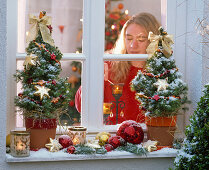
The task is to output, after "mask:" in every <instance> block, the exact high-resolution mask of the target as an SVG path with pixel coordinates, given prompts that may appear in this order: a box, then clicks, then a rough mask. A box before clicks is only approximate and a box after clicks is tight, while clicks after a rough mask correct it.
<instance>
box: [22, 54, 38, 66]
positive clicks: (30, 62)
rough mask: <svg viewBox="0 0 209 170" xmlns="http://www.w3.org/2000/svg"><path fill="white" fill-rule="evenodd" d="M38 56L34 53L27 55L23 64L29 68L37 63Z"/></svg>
mask: <svg viewBox="0 0 209 170" xmlns="http://www.w3.org/2000/svg"><path fill="white" fill-rule="evenodd" d="M37 57H38V56H34V55H29V56H26V57H25V61H24V63H23V66H25V68H26V69H28V66H29V65H33V66H35V65H36V59H37Z"/></svg>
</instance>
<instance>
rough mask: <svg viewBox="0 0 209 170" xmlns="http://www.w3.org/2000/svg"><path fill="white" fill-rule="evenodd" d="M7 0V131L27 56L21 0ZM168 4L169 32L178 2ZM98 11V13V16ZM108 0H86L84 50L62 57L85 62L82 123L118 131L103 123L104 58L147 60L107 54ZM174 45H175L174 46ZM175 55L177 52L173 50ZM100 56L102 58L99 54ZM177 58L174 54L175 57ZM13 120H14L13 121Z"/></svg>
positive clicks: (11, 126)
mask: <svg viewBox="0 0 209 170" xmlns="http://www.w3.org/2000/svg"><path fill="white" fill-rule="evenodd" d="M7 1H8V13H7V14H8V46H9V47H10V49H13V50H9V51H8V56H9V58H10V62H9V64H10V67H11V66H12V67H11V69H8V74H7V76H8V81H7V84H8V86H9V87H8V91H7V92H8V93H7V94H8V96H10V97H9V98H8V99H7V101H8V102H7V109H8V115H7V118H8V119H7V133H8V129H15V128H16V123H15V122H16V117H15V116H14V112H15V106H14V97H15V96H16V93H17V92H16V90H15V89H16V84H15V83H14V79H13V78H11V77H12V75H13V74H14V73H15V70H16V61H17V60H20V59H24V58H25V56H26V55H25V54H21V53H17V36H18V34H17V31H14V30H17V26H18V23H17V20H18V16H17V15H16V14H17V12H18V8H17V7H18V0H16V1H14V0H7ZM19 1H20V0H19ZM21 1H25V0H21ZM161 3H164V4H166V7H165V6H164V8H162V9H163V12H164V13H167V16H166V22H165V26H167V31H168V32H169V34H175V31H176V30H175V28H176V27H173V26H172V25H173V24H174V25H175V24H176V23H175V17H176V8H175V7H176V3H177V2H176V1H168V0H161ZM95 14H96V15H95ZM104 30H105V0H83V42H82V47H83V53H81V54H75V53H64V56H63V59H62V60H79V61H82V62H83V66H82V67H83V68H82V74H81V77H82V82H81V83H82V113H81V114H82V116H81V123H82V126H85V127H87V129H88V133H97V132H100V131H104V130H105V131H110V132H115V131H116V130H117V127H118V125H108V126H107V125H104V124H103V114H102V112H103V110H102V109H103V107H102V104H103V90H102V89H103V86H104V77H103V75H104V61H107V60H121V61H124V60H129V61H133V60H139V59H140V60H146V59H147V57H148V55H147V54H131V55H130V54H129V55H128V54H119V55H115V54H104V41H105V38H104V36H105V34H104ZM174 48H175V47H174ZM174 55H175V53H174ZM98 56H100V57H98ZM174 57H175V56H174ZM11 122H12V123H11Z"/></svg>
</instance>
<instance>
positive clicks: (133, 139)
mask: <svg viewBox="0 0 209 170" xmlns="http://www.w3.org/2000/svg"><path fill="white" fill-rule="evenodd" d="M117 135H118V136H121V137H122V138H123V139H124V140H125V141H126V142H129V143H133V144H140V143H141V142H142V141H143V139H144V132H143V130H142V127H141V126H140V124H139V123H137V122H136V121H133V120H127V121H124V122H123V123H122V124H121V125H120V127H119V129H118V131H117Z"/></svg>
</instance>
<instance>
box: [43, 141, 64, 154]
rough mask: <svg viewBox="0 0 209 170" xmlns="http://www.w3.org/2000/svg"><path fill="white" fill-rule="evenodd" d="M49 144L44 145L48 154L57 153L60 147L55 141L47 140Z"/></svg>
mask: <svg viewBox="0 0 209 170" xmlns="http://www.w3.org/2000/svg"><path fill="white" fill-rule="evenodd" d="M49 140H50V143H48V144H46V145H45V147H46V148H48V149H49V152H58V151H59V150H60V149H61V148H62V145H61V144H60V143H59V142H58V140H56V139H52V138H49Z"/></svg>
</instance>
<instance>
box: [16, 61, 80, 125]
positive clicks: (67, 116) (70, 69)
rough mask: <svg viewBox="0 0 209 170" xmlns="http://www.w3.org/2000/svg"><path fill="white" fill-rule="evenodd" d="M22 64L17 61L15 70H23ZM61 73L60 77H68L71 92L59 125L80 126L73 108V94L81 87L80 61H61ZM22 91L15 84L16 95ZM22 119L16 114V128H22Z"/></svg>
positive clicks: (78, 114) (18, 113)
mask: <svg viewBox="0 0 209 170" xmlns="http://www.w3.org/2000/svg"><path fill="white" fill-rule="evenodd" d="M23 63H24V60H18V61H17V69H18V70H23ZM61 67H62V72H61V73H60V77H63V78H64V77H69V78H68V82H69V83H71V88H70V90H71V92H72V97H71V100H70V101H69V106H68V110H67V112H66V113H64V114H62V115H61V116H60V120H59V122H60V124H61V125H62V126H69V125H80V122H81V115H80V113H79V112H78V111H77V109H76V106H75V94H76V92H77V90H78V88H79V87H80V86H81V70H82V63H81V62H80V61H61ZM22 91H23V89H22V84H21V83H17V95H18V94H20V93H21V92H22ZM23 120H24V118H23V116H22V115H21V113H20V112H17V114H16V124H17V127H23V126H24V124H23V122H24V121H23Z"/></svg>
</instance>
